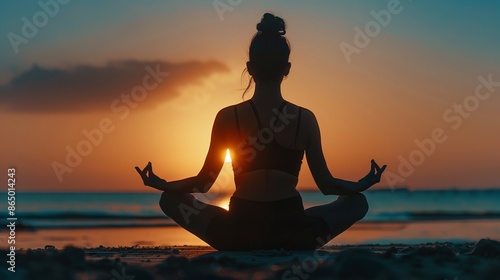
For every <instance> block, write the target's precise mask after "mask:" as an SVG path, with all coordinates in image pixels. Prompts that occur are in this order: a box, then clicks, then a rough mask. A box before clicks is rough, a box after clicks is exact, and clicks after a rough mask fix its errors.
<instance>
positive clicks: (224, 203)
mask: <svg viewBox="0 0 500 280" xmlns="http://www.w3.org/2000/svg"><path fill="white" fill-rule="evenodd" d="M229 200H230V197H226V198H224V199H222V200H221V201H219V202H218V203H217V206H219V207H221V208H224V209H226V210H229Z"/></svg>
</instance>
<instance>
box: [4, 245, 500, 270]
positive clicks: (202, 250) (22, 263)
mask: <svg viewBox="0 0 500 280" xmlns="http://www.w3.org/2000/svg"><path fill="white" fill-rule="evenodd" d="M7 253H8V252H7V251H2V252H1V255H2V258H5V256H6V254H7ZM6 263H7V262H6V261H2V270H1V272H0V276H1V278H2V279H40V280H45V279H47V280H48V279H50V280H59V279H61V280H63V279H97V280H100V279H108V280H109V279H117V280H121V279H128V280H149V279H294V280H295V279H498V278H496V277H497V276H498V273H500V266H499V265H498V264H499V263H500V242H498V241H493V240H489V239H482V240H480V241H478V242H477V243H476V244H474V243H426V244H419V245H412V246H409V245H404V244H392V245H344V246H325V247H323V248H321V249H318V250H315V251H307V252H290V251H284V250H274V251H250V252H217V251H215V250H214V249H212V248H211V247H207V246H173V247H163V246H155V247H145V246H131V247H104V246H100V247H95V248H78V247H72V246H69V247H66V248H64V249H58V248H54V247H49V246H47V248H44V249H36V250H33V249H28V250H21V251H18V252H17V255H16V271H15V272H10V271H8V270H7V268H6Z"/></svg>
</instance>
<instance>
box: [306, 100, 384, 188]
mask: <svg viewBox="0 0 500 280" xmlns="http://www.w3.org/2000/svg"><path fill="white" fill-rule="evenodd" d="M305 111H306V112H307V113H306V115H307V117H306V120H307V122H308V125H307V126H305V127H308V140H307V147H306V158H307V164H308V165H309V168H310V169H311V173H312V175H313V178H314V181H315V182H316V185H317V186H318V188H319V189H320V191H321V192H322V193H323V194H325V195H331V194H334V195H349V194H355V193H358V192H362V191H364V190H366V189H368V188H369V187H371V186H372V185H374V184H376V183H378V182H379V181H380V176H381V175H382V172H383V171H384V170H385V168H386V166H385V165H384V166H383V167H382V168H380V167H378V165H377V164H376V163H375V161H373V160H372V167H371V170H370V172H369V173H368V175H366V176H365V177H364V178H362V179H361V180H359V181H358V182H351V181H346V180H342V179H339V178H335V177H333V176H332V174H331V173H330V170H329V169H328V166H327V165H326V160H325V156H324V154H323V148H322V146H321V133H320V129H319V125H318V121H317V120H316V117H315V116H314V114H313V113H312V112H311V111H309V110H305Z"/></svg>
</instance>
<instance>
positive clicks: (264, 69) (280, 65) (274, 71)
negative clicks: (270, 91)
mask: <svg viewBox="0 0 500 280" xmlns="http://www.w3.org/2000/svg"><path fill="white" fill-rule="evenodd" d="M285 28H286V26H285V22H284V21H283V19H281V18H280V17H277V16H274V15H273V14H270V13H266V14H264V16H263V17H262V19H261V21H260V22H259V23H258V24H257V33H256V34H255V35H254V36H253V39H252V42H251V43H250V49H249V52H248V54H249V61H248V62H247V70H248V73H249V74H250V75H251V76H252V79H253V80H255V81H256V82H269V81H271V82H272V81H281V80H282V79H283V77H284V76H286V75H288V71H289V69H290V64H289V62H288V58H289V57H290V44H289V43H288V41H287V39H286V38H285V37H284V35H285V34H286V29H285ZM251 82H252V80H250V83H249V85H248V87H247V90H248V88H249V87H250V85H251ZM247 90H245V92H246V91H247Z"/></svg>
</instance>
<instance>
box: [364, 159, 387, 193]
mask: <svg viewBox="0 0 500 280" xmlns="http://www.w3.org/2000/svg"><path fill="white" fill-rule="evenodd" d="M371 164H372V165H371V168H370V172H368V174H367V175H366V176H365V177H363V178H361V180H359V181H358V183H359V184H360V188H361V190H360V191H364V190H366V189H368V188H369V187H371V186H373V185H375V184H376V183H378V182H380V177H381V176H382V173H383V172H384V170H385V168H386V167H387V165H384V166H382V168H380V166H378V164H377V163H376V162H375V161H374V160H373V159H372V161H371Z"/></svg>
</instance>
